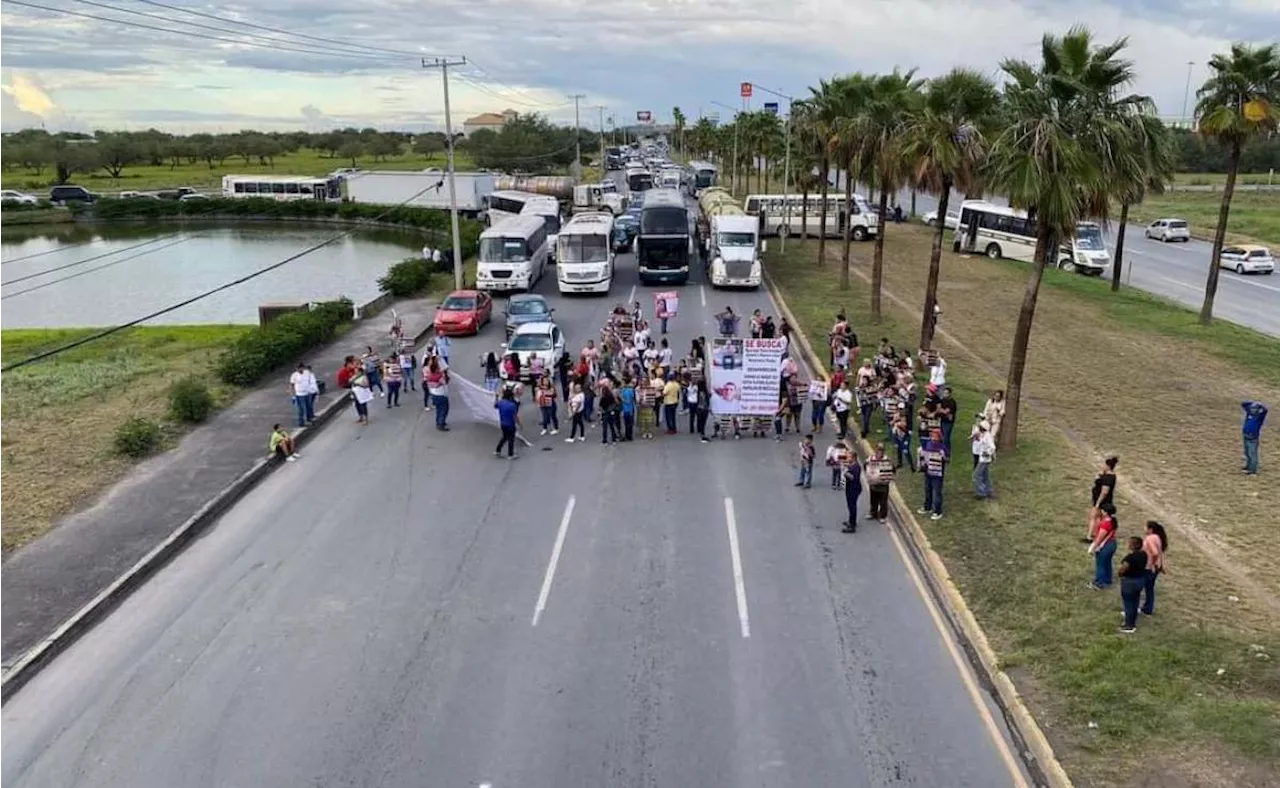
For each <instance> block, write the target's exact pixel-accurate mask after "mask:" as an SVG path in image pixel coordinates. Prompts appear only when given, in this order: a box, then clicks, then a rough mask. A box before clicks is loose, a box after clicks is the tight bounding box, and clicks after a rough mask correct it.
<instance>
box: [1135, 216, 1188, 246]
mask: <svg viewBox="0 0 1280 788" xmlns="http://www.w3.org/2000/svg"><path fill="white" fill-rule="evenodd" d="M1143 235H1145V236H1147V237H1148V238H1154V239H1155V240H1157V241H1165V242H1168V241H1182V242H1183V243H1186V242H1187V241H1190V240H1191V230H1190V228H1188V227H1187V220H1186V219H1156V220H1155V221H1154V222H1152V223H1151V224H1149V225H1147V229H1146V230H1144V231H1143Z"/></svg>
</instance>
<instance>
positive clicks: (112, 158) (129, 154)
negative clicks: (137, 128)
mask: <svg viewBox="0 0 1280 788" xmlns="http://www.w3.org/2000/svg"><path fill="white" fill-rule="evenodd" d="M93 147H94V148H95V149H96V153H97V160H98V164H99V166H101V167H102V169H104V170H106V171H107V174H109V175H110V176H111V177H112V179H113V180H119V178H120V173H122V172H124V168H125V167H128V166H129V165H130V164H136V163H137V162H138V161H139V160H141V158H142V150H141V149H140V147H139V145H138V143H137V142H136V141H135V140H134V139H133V138H132V137H131V136H130V135H129V134H128V133H125V132H115V133H110V134H103V135H102V136H100V137H99V138H98V141H97V142H95V143H94V144H93Z"/></svg>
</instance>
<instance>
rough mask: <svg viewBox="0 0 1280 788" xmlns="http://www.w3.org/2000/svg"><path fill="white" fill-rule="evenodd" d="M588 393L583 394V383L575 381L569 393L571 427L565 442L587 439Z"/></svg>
mask: <svg viewBox="0 0 1280 788" xmlns="http://www.w3.org/2000/svg"><path fill="white" fill-rule="evenodd" d="M585 409H586V395H585V394H583V391H582V384H581V383H578V382H576V381H575V382H574V383H573V386H572V388H571V389H570V394H569V419H570V422H571V426H570V428H569V437H567V438H565V439H564V442H565V443H573V441H574V439H575V438H577V440H578V442H579V443H582V442H583V441H585V440H586V439H587V423H586V419H585V413H584V412H585Z"/></svg>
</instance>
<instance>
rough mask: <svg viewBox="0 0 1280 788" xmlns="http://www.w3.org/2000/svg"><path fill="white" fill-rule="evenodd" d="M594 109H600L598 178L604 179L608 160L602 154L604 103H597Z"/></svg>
mask: <svg viewBox="0 0 1280 788" xmlns="http://www.w3.org/2000/svg"><path fill="white" fill-rule="evenodd" d="M596 109H598V110H600V180H604V176H605V174H606V173H607V172H608V162H606V161H605V156H604V105H603V104H597V105H596Z"/></svg>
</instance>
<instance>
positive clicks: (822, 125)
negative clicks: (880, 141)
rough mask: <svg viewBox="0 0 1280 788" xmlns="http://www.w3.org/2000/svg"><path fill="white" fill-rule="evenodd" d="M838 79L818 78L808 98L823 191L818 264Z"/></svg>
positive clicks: (821, 253) (823, 252)
mask: <svg viewBox="0 0 1280 788" xmlns="http://www.w3.org/2000/svg"><path fill="white" fill-rule="evenodd" d="M837 85H838V80H837V79H834V78H833V79H831V80H825V79H823V80H819V81H818V87H816V88H809V93H810V94H811V96H810V98H809V99H808V102H809V106H810V108H811V112H810V128H811V129H812V131H813V137H812V141H813V148H812V150H813V152H814V154H815V156H816V157H817V159H818V178H819V181H818V186H819V188H820V189H821V191H822V211H821V212H820V213H819V214H818V265H825V264H826V261H827V213H828V210H827V206H828V205H829V200H830V191H831V150H832V148H833V147H835V146H834V145H833V143H834V141H835V140H836V119H837V117H838V113H839V96H838V95H837V92H838V91H837Z"/></svg>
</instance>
